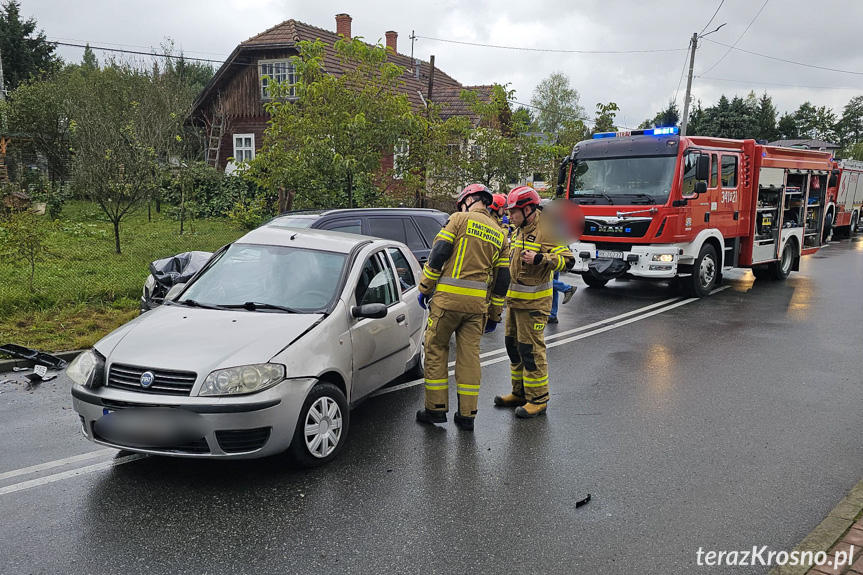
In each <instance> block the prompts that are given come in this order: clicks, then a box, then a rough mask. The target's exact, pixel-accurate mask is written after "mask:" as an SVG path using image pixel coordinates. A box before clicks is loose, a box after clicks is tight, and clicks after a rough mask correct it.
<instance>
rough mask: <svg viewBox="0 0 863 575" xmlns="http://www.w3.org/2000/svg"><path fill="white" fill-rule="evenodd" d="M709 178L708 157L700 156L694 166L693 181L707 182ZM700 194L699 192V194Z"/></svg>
mask: <svg viewBox="0 0 863 575" xmlns="http://www.w3.org/2000/svg"><path fill="white" fill-rule="evenodd" d="M709 177H710V156H708V155H707V154H701V155H700V156H698V162H696V164H695V179H696V180H704V181H707V178H709ZM699 193H701V192H699Z"/></svg>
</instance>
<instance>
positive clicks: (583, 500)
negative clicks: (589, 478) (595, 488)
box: [575, 493, 590, 509]
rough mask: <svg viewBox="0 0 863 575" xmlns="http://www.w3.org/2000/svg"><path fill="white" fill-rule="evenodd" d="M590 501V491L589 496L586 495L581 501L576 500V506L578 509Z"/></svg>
mask: <svg viewBox="0 0 863 575" xmlns="http://www.w3.org/2000/svg"><path fill="white" fill-rule="evenodd" d="M588 503H590V493H588V494H587V497H585V498H584V499H582V500H581V501H576V502H575V508H576V509H578V508H579V507H584V506H585V505H587V504H588Z"/></svg>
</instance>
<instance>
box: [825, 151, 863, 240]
mask: <svg viewBox="0 0 863 575" xmlns="http://www.w3.org/2000/svg"><path fill="white" fill-rule="evenodd" d="M861 206H863V162H859V161H855V160H839V161H838V162H836V164H835V165H834V168H833V175H832V176H831V177H830V182H829V183H828V185H827V211H826V216H825V222H824V227H825V231H829V230H830V227H831V226H832V228H833V237H834V238H847V237H850V236H851V234H855V233H857V231H858V229H859V228H860V217H861Z"/></svg>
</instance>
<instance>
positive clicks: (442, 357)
mask: <svg viewBox="0 0 863 575" xmlns="http://www.w3.org/2000/svg"><path fill="white" fill-rule="evenodd" d="M485 319H486V316H485V314H476V313H464V312H459V311H451V310H446V309H443V308H441V307H440V306H437V305H435V303H434V300H432V302H431V303H430V304H429V319H428V327H427V328H426V334H425V389H426V399H425V406H426V409H429V410H431V411H443V412H446V411H449V367H448V363H449V340H450V338H451V337H452V334H453V333H455V345H456V358H455V381H456V391H457V394H458V410H459V413H460V414H461V415H464V416H467V417H474V416H476V411H477V400H478V399H479V384H480V378H481V369H480V365H479V342H480V340H481V339H482V334H483V330H484V329H485Z"/></svg>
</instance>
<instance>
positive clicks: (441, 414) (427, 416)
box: [417, 409, 446, 424]
mask: <svg viewBox="0 0 863 575" xmlns="http://www.w3.org/2000/svg"><path fill="white" fill-rule="evenodd" d="M417 421H419V422H421V423H432V424H434V423H446V412H445V411H432V410H430V409H420V410H419V411H417Z"/></svg>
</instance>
